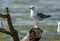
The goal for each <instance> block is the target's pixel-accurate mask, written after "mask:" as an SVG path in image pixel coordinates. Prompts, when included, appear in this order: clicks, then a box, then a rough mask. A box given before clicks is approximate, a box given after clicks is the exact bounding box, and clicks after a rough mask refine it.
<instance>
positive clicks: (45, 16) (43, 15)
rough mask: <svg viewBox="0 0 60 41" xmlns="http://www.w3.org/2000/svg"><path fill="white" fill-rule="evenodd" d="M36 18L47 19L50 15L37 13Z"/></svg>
mask: <svg viewBox="0 0 60 41" xmlns="http://www.w3.org/2000/svg"><path fill="white" fill-rule="evenodd" d="M37 16H39V17H40V18H48V17H51V15H45V14H43V13H37Z"/></svg>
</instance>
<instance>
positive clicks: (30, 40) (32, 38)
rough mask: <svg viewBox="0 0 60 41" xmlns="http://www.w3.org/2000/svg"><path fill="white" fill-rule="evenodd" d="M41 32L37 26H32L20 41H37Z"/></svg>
mask: <svg viewBox="0 0 60 41" xmlns="http://www.w3.org/2000/svg"><path fill="white" fill-rule="evenodd" d="M42 32H43V31H42V30H41V29H40V28H39V27H38V26H34V27H33V28H32V29H31V30H30V31H29V32H28V33H27V35H26V36H25V37H24V38H23V39H22V40H21V41H39V40H40V39H41V36H42Z"/></svg>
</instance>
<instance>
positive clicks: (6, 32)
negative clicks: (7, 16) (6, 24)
mask: <svg viewBox="0 0 60 41" xmlns="http://www.w3.org/2000/svg"><path fill="white" fill-rule="evenodd" d="M0 32H2V33H5V34H10V35H11V32H10V31H9V30H6V29H3V28H0Z"/></svg>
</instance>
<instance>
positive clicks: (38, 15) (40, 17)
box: [29, 5, 51, 25]
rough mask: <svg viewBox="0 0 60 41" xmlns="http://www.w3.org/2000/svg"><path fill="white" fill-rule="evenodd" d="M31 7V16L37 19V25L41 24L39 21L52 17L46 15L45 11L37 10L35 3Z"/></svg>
mask: <svg viewBox="0 0 60 41" xmlns="http://www.w3.org/2000/svg"><path fill="white" fill-rule="evenodd" d="M29 9H30V10H31V14H30V16H31V18H32V19H33V20H35V21H36V24H37V25H38V24H39V21H42V20H43V19H45V18H49V17H51V15H45V14H43V13H39V12H37V11H36V9H35V7H34V6H33V5H32V6H30V7H29Z"/></svg>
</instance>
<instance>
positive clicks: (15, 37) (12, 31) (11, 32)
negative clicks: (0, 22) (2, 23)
mask: <svg viewBox="0 0 60 41" xmlns="http://www.w3.org/2000/svg"><path fill="white" fill-rule="evenodd" d="M6 12H7V14H6V15H3V14H0V17H1V18H7V22H8V26H9V30H6V29H3V28H0V32H2V33H6V34H9V35H11V36H12V37H13V40H14V41H19V37H18V32H17V30H16V29H14V27H13V25H12V21H11V16H10V14H9V10H8V7H7V8H6Z"/></svg>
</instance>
